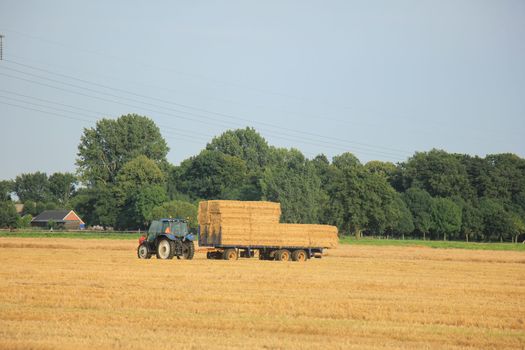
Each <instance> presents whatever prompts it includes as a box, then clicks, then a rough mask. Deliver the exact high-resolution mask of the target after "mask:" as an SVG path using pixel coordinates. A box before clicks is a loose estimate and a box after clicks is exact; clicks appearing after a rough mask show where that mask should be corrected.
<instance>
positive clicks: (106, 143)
mask: <svg viewBox="0 0 525 350" xmlns="http://www.w3.org/2000/svg"><path fill="white" fill-rule="evenodd" d="M168 150H169V148H168V146H167V144H166V141H165V140H164V139H163V138H162V135H161V134H160V130H159V128H158V127H157V126H156V125H155V123H154V122H153V121H152V120H151V119H149V118H147V117H143V116H139V115H136V114H128V115H124V116H122V117H120V118H118V119H116V120H112V119H101V120H99V121H98V122H97V125H96V127H95V128H89V129H84V134H83V135H82V137H81V139H80V144H79V146H78V158H77V162H76V163H77V165H78V172H79V174H80V176H81V180H82V181H83V182H84V184H87V185H94V184H105V185H108V184H113V183H115V181H116V177H117V174H118V173H119V172H120V170H121V168H122V167H123V166H124V164H125V163H127V162H129V161H130V160H132V159H134V158H136V157H138V156H140V155H144V156H146V157H148V158H149V159H152V160H153V161H155V163H157V165H162V166H164V164H165V163H166V154H167V153H168Z"/></svg>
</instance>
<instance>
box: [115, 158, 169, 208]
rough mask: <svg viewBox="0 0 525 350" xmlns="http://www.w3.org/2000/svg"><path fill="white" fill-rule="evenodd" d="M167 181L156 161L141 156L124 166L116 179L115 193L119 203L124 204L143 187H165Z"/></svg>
mask: <svg viewBox="0 0 525 350" xmlns="http://www.w3.org/2000/svg"><path fill="white" fill-rule="evenodd" d="M165 181H166V177H165V176H164V173H163V172H162V170H160V168H159V167H158V166H157V164H156V163H155V161H153V160H151V159H149V158H148V157H146V156H144V155H139V156H138V157H136V158H134V159H132V160H130V161H129V162H127V163H126V164H124V165H123V166H122V168H121V169H120V171H119V173H118V175H117V177H116V184H115V188H114V191H115V194H116V198H117V201H118V202H119V203H123V202H124V201H125V200H126V199H127V198H129V197H130V196H131V195H133V194H134V193H135V191H136V190H137V189H139V188H141V187H143V186H150V185H158V186H164V185H165Z"/></svg>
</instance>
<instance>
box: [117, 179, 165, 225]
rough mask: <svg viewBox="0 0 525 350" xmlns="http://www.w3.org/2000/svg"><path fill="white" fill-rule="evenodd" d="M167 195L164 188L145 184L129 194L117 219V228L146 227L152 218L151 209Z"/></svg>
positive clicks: (163, 200)
mask: <svg viewBox="0 0 525 350" xmlns="http://www.w3.org/2000/svg"><path fill="white" fill-rule="evenodd" d="M167 200H168V195H167V194H166V189H165V188H164V187H162V186H159V185H145V186H141V187H140V188H138V189H137V190H136V191H134V192H133V194H131V195H130V196H129V197H128V198H127V200H126V202H125V204H124V206H123V207H122V210H121V212H120V217H119V220H118V225H117V227H118V228H121V229H130V228H143V229H144V228H146V227H147V226H148V223H149V222H150V221H151V220H152V219H154V217H153V214H152V211H153V209H154V208H155V207H157V206H159V205H160V204H162V203H164V202H166V201H167Z"/></svg>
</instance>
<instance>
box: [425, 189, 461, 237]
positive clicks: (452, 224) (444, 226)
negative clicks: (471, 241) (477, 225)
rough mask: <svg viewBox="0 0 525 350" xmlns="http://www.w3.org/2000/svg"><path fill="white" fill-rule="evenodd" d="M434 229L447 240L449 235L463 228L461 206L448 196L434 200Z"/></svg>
mask: <svg viewBox="0 0 525 350" xmlns="http://www.w3.org/2000/svg"><path fill="white" fill-rule="evenodd" d="M431 228H432V231H434V232H435V233H436V234H437V235H438V237H439V236H443V240H444V241H446V240H447V236H448V235H452V234H453V233H455V232H459V230H460V228H461V207H460V206H458V205H457V204H456V203H454V202H453V201H452V200H450V199H448V198H439V197H438V198H433V200H432V226H431Z"/></svg>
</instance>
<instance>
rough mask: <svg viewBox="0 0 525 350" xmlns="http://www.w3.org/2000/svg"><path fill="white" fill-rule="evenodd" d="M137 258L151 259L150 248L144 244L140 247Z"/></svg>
mask: <svg viewBox="0 0 525 350" xmlns="http://www.w3.org/2000/svg"><path fill="white" fill-rule="evenodd" d="M137 256H138V257H139V259H149V258H151V252H150V251H149V249H148V246H147V245H145V244H144V243H142V244H141V245H139V247H138V248H137Z"/></svg>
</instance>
